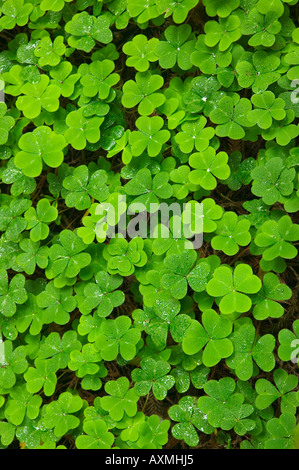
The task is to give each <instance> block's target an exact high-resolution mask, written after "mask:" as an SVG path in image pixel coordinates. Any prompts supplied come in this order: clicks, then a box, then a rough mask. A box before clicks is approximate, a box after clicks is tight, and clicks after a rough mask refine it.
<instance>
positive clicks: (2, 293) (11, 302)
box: [0, 269, 28, 317]
mask: <svg viewBox="0 0 299 470" xmlns="http://www.w3.org/2000/svg"><path fill="white" fill-rule="evenodd" d="M27 298H28V295H27V292H26V289H25V277H24V276H23V274H16V275H15V276H13V278H12V279H11V280H10V281H9V279H8V275H7V271H6V270H5V269H1V270H0V312H1V314H2V315H4V316H5V317H12V316H13V315H14V314H15V313H16V311H17V304H24V303H25V302H26V300H27Z"/></svg>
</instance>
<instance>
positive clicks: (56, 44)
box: [34, 36, 66, 67]
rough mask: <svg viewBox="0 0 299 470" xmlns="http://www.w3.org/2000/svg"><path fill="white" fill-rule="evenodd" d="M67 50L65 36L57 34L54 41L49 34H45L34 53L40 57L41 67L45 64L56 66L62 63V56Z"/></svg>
mask: <svg viewBox="0 0 299 470" xmlns="http://www.w3.org/2000/svg"><path fill="white" fill-rule="evenodd" d="M65 51H66V46H65V44H64V37H63V36H57V37H56V38H55V39H54V41H53V42H52V41H51V38H50V37H49V36H44V37H42V38H41V40H40V42H39V44H38V45H37V47H36V49H35V51H34V55H36V57H39V59H38V64H39V65H40V67H44V66H45V65H51V66H53V67H54V66H55V65H58V64H59V63H60V61H61V56H63V55H64V54H65Z"/></svg>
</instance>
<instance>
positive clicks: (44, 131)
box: [15, 126, 67, 177]
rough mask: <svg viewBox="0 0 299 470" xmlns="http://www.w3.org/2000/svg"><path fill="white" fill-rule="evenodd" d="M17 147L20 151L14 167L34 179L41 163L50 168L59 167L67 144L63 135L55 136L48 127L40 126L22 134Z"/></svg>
mask: <svg viewBox="0 0 299 470" xmlns="http://www.w3.org/2000/svg"><path fill="white" fill-rule="evenodd" d="M18 145H19V147H20V149H21V150H20V151H19V152H17V153H16V156H15V165H16V166H17V167H18V168H21V170H22V171H23V173H24V175H26V176H32V177H36V176H39V175H40V174H41V172H42V169H43V162H44V163H45V164H46V165H48V166H49V167H51V168H56V167H58V166H60V165H61V163H62V162H63V158H64V154H63V149H64V148H65V147H66V145H67V144H66V141H65V138H64V136H63V135H58V134H56V133H55V132H53V131H52V130H51V128H50V127H47V126H40V127H38V128H36V129H35V130H34V131H33V132H27V133H26V134H23V135H22V137H21V138H20V140H19V143H18Z"/></svg>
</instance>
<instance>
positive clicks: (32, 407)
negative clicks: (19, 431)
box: [4, 384, 42, 426]
mask: <svg viewBox="0 0 299 470" xmlns="http://www.w3.org/2000/svg"><path fill="white" fill-rule="evenodd" d="M41 404H42V397H41V396H39V395H32V394H31V393H30V392H28V390H27V389H26V385H25V384H23V385H17V386H16V387H14V388H13V389H12V390H11V391H10V392H9V398H8V400H7V402H6V405H5V411H4V415H5V417H6V419H7V420H8V421H9V422H10V423H12V424H14V425H16V426H18V425H20V424H22V422H23V420H24V418H25V416H26V415H27V416H28V418H29V419H31V420H32V419H35V418H36V417H37V416H38V414H39V408H40V406H41Z"/></svg>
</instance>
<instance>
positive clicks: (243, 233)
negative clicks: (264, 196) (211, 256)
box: [211, 211, 251, 256]
mask: <svg viewBox="0 0 299 470" xmlns="http://www.w3.org/2000/svg"><path fill="white" fill-rule="evenodd" d="M250 225H251V223H250V221H249V220H247V219H241V220H239V218H238V216H237V214H236V213H235V212H232V211H228V212H225V213H224V214H223V217H222V218H221V219H220V220H219V221H218V222H217V230H216V231H215V236H214V237H213V238H212V241H211V245H212V247H213V248H214V249H215V250H221V251H223V252H224V253H225V254H226V255H229V256H233V255H235V254H236V253H238V251H239V246H246V245H249V243H250V241H251V234H250V231H249V228H250Z"/></svg>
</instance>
